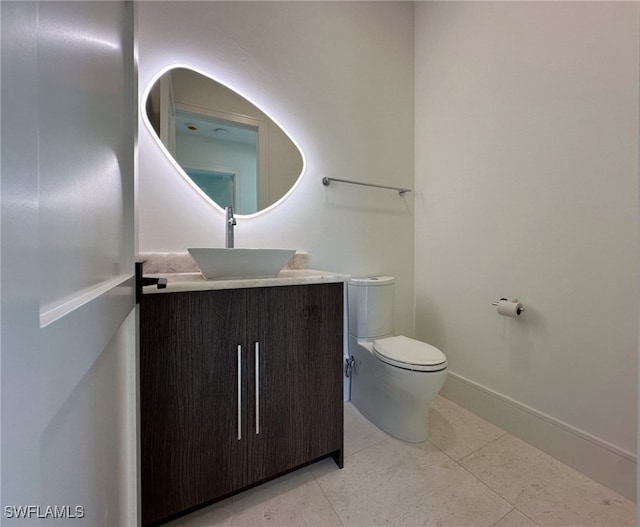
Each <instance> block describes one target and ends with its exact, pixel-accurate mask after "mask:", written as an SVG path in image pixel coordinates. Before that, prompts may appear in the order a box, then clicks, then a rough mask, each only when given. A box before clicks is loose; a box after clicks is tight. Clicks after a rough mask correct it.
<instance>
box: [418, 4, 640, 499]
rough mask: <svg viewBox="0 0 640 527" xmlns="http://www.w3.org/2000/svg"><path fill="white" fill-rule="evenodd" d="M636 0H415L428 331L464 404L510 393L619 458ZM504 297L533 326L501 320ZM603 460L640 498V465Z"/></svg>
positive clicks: (634, 307)
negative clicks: (638, 475) (632, 467)
mask: <svg viewBox="0 0 640 527" xmlns="http://www.w3.org/2000/svg"><path fill="white" fill-rule="evenodd" d="M639 6H640V5H639V4H638V3H636V2H632V3H624V2H619V3H607V2H584V3H583V2H563V3H554V2H542V3H536V2H526V3H519V2H497V3H493V2H478V3H476V2H460V3H458V2H425V3H418V4H417V7H416V138H415V139H416V190H417V195H416V216H415V222H416V226H415V229H416V248H415V267H416V280H415V285H416V327H417V328H418V331H417V336H418V337H420V338H422V339H424V340H427V341H430V342H432V343H433V344H434V345H437V346H439V347H440V348H441V349H442V350H443V351H444V352H445V353H446V355H447V357H448V359H449V362H450V368H451V372H452V374H453V375H452V376H450V378H452V379H453V380H457V381H459V382H458V385H460V382H462V383H463V384H465V385H466V387H464V388H461V389H459V390H457V389H451V395H452V396H454V397H456V394H457V397H458V398H459V400H460V402H462V403H463V404H467V405H468V406H471V407H473V408H474V409H475V410H476V411H479V412H480V413H482V412H484V413H485V414H487V415H490V414H491V413H492V412H491V410H490V409H488V408H484V409H483V408H482V404H484V403H482V404H480V403H474V402H473V398H474V397H475V398H477V399H478V400H480V399H482V400H485V401H486V406H487V407H488V406H491V404H494V403H493V402H491V401H494V402H495V401H496V400H497V399H496V398H495V397H489V398H487V397H484V396H483V395H481V394H482V393H484V395H491V396H498V399H501V400H502V402H503V403H508V404H511V406H512V407H515V408H519V409H520V410H523V411H524V412H525V413H526V412H527V411H530V413H531V415H534V416H536V418H540V419H542V421H545V420H546V421H547V422H548V423H550V424H553V426H557V427H559V429H562V430H563V431H564V432H569V433H570V434H574V435H576V437H580V438H581V440H584V441H586V442H587V443H592V444H594V445H597V446H598V447H601V448H603V449H604V450H607V451H608V452H609V453H613V454H615V456H618V460H619V461H620V464H621V465H624V464H625V462H626V461H629V460H631V461H632V460H633V459H634V457H635V456H634V453H635V450H636V443H635V430H636V415H637V411H636V384H637V364H636V363H637V350H638V346H637V333H636V332H637V329H636V328H637V320H638V289H637V279H636V272H637V271H636V267H637V256H638V242H637V235H638V229H637V219H638V207H637V199H638V198H637V178H638V170H637V168H638V166H637V145H638V142H637V141H638V38H639V33H638V13H639ZM502 296H506V297H510V298H513V297H517V298H519V299H520V300H521V301H522V302H524V304H525V306H526V312H525V314H524V316H523V317H522V319H520V320H514V319H507V318H503V317H500V316H498V315H497V314H496V312H495V308H493V307H492V306H491V302H492V301H494V300H497V299H499V298H500V297H502ZM470 387H471V388H472V389H469V388H470ZM483 388H484V390H483ZM463 392H464V394H466V395H464V394H463ZM483 397H484V399H483ZM504 408H506V406H505V407H504ZM522 415H524V414H522ZM521 417H522V416H521ZM523 419H524V421H522V423H521V424H519V425H513V423H512V425H513V426H512V427H513V428H514V431H515V432H516V433H518V434H519V435H521V436H523V437H525V439H532V440H534V442H535V437H534V436H535V435H536V434H535V432H534V431H532V430H527V429H526V426H529V425H530V424H531V423H530V422H529V421H527V420H526V419H525V418H523ZM542 421H540V423H542ZM503 424H504V423H503ZM506 425H507V426H509V424H508V423H507V424H506ZM567 445H569V443H567ZM567 445H565V446H564V447H563V448H565V450H570V448H569V447H568V446H567ZM551 448H552V449H553V446H551ZM554 453H555V454H556V455H559V456H560V457H562V456H564V457H565V460H569V461H575V463H574V464H579V463H580V461H579V460H574V459H572V456H573V454H572V453H571V452H568V451H565V452H562V448H560V449H559V450H558V451H556V452H554ZM607 455H608V454H607ZM615 456H614V457H615ZM614 463H615V461H614ZM580 468H582V469H583V470H586V471H589V470H591V468H593V467H591V468H589V467H586V466H582V467H580ZM600 469H601V470H600V472H607V471H608V472H610V473H608V474H605V475H604V477H601V479H605V480H607V483H608V484H610V485H618V487H619V490H621V491H623V492H625V493H627V494H628V495H631V496H633V490H632V489H631V488H629V485H632V484H633V483H632V482H631V481H630V480H629V474H627V473H625V474H617V473H616V471H618V470H622V469H618V468H616V467H608V468H606V467H605V468H603V467H600ZM624 470H626V469H624ZM624 470H623V472H624ZM591 472H592V475H593V476H596V477H599V476H603V474H596V473H594V472H593V470H592V471H591ZM595 472H598V470H595ZM627 472H628V470H627ZM607 478H608V479H607ZM620 478H622V479H623V480H625V481H626V483H625V482H622V483H620ZM625 478H626V479H625ZM632 479H634V478H632ZM625 485H627V488H626V489H623V488H622V487H624V486H625Z"/></svg>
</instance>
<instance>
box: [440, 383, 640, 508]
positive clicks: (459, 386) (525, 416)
mask: <svg viewBox="0 0 640 527" xmlns="http://www.w3.org/2000/svg"><path fill="white" fill-rule="evenodd" d="M440 394H441V395H442V396H444V397H446V398H447V399H449V400H451V401H453V402H455V403H457V404H459V405H460V406H463V407H464V408H466V409H467V410H469V411H471V412H473V413H475V414H477V415H479V416H480V417H482V418H483V419H486V420H487V421H489V422H491V423H493V424H495V425H496V426H499V427H500V428H502V429H503V430H505V431H507V432H509V433H511V434H513V435H514V436H516V437H519V438H520V439H522V440H524V441H526V442H527V443H529V444H531V445H533V446H535V447H536V448H539V449H540V450H542V451H543V452H546V453H547V454H549V455H551V456H553V457H555V458H556V459H558V460H560V461H562V462H563V463H565V464H567V465H569V466H570V467H573V468H574V469H576V470H578V471H580V472H582V473H583V474H585V475H587V476H589V477H590V478H591V479H593V480H595V481H598V482H599V483H602V484H603V485H605V486H607V487H609V488H610V489H612V490H615V491H616V492H618V493H619V494H622V495H623V496H625V497H626V498H629V499H631V500H633V501H635V500H636V456H635V455H634V454H633V453H631V452H627V451H626V450H623V449H621V448H618V447H616V446H615V445H612V444H610V443H607V442H606V441H603V440H601V439H598V438H597V437H594V436H592V435H590V434H587V433H586V432H583V431H581V430H578V429H577V428H574V427H572V426H571V425H568V424H567V423H564V422H562V421H559V420H557V419H555V418H553V417H551V416H548V415H545V414H543V413H541V412H538V411H537V410H534V409H533V408H530V407H528V406H526V405H524V404H521V403H519V402H517V401H514V400H513V399H510V398H508V397H505V396H504V395H501V394H499V393H497V392H494V391H492V390H490V389H488V388H486V387H484V386H481V385H479V384H476V383H474V382H473V381H470V380H469V379H465V378H464V377H462V376H461V375H457V374H456V373H453V372H451V371H449V375H448V378H447V382H446V383H445V385H444V387H443V388H442V390H441V392H440Z"/></svg>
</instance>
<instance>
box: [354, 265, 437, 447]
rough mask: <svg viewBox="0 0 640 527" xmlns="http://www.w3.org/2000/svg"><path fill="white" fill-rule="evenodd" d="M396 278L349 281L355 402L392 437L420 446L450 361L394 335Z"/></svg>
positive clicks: (433, 348) (421, 344)
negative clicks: (432, 406)
mask: <svg viewBox="0 0 640 527" xmlns="http://www.w3.org/2000/svg"><path fill="white" fill-rule="evenodd" d="M394 284H395V279H394V278H393V277H391V276H376V277H372V278H354V279H351V280H350V281H349V283H348V289H347V294H348V298H347V301H348V306H349V354H350V355H351V356H352V357H353V359H354V361H353V366H352V368H351V374H350V375H351V402H352V403H353V405H354V406H355V407H356V408H357V409H358V410H359V411H360V412H361V413H362V414H363V415H364V416H365V417H366V418H367V419H369V420H370V421H371V422H372V423H373V424H375V425H376V426H378V427H379V428H380V429H382V430H384V431H385V432H387V433H388V434H390V435H392V436H394V437H397V438H398V439H402V440H404V441H409V442H412V443H419V442H422V441H425V440H426V439H427V436H428V435H429V406H430V405H431V402H432V401H433V399H434V398H435V396H436V395H437V394H438V392H439V391H440V389H441V388H442V385H443V384H444V381H445V379H446V378H447V358H446V357H445V356H444V354H443V353H442V352H441V351H440V350H439V349H438V348H435V347H434V346H431V345H430V344H426V343H425V342H420V341H417V340H413V339H410V338H408V337H404V336H397V337H394V336H392V320H393V289H394Z"/></svg>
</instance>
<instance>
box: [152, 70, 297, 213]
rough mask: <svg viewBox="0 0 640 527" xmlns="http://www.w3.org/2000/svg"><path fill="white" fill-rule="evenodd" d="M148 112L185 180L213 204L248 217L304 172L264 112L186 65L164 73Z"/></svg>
mask: <svg viewBox="0 0 640 527" xmlns="http://www.w3.org/2000/svg"><path fill="white" fill-rule="evenodd" d="M146 112H147V117H148V118H149V123H150V124H151V127H152V128H153V130H154V132H155V133H156V135H157V136H158V138H159V139H160V141H161V142H162V143H163V145H164V146H165V148H166V150H167V151H168V152H169V154H170V155H171V156H172V157H173V159H174V160H175V161H176V163H177V164H178V165H179V166H180V167H182V170H183V171H184V175H185V176H187V177H188V178H190V180H191V181H192V182H193V183H194V184H195V185H196V186H197V187H198V188H199V189H200V190H201V192H202V193H204V195H206V196H207V197H208V198H209V199H210V200H211V201H212V202H214V203H216V204H217V205H219V206H220V207H221V208H225V207H227V206H229V205H231V206H232V207H233V208H234V210H235V212H236V213H237V214H240V215H242V214H253V213H255V212H258V211H261V210H264V209H265V208H267V207H269V206H270V205H272V204H274V203H275V202H277V201H278V200H279V199H281V198H282V197H283V196H284V195H285V194H286V193H287V192H289V190H290V189H291V188H292V187H293V186H294V185H295V183H296V181H297V180H298V178H299V177H300V176H301V174H302V169H303V164H304V163H303V159H302V154H301V153H300V150H298V148H297V146H296V145H295V144H294V143H293V141H292V140H291V139H290V138H289V136H288V135H287V134H286V133H285V132H284V131H283V130H282V129H281V128H280V127H279V126H278V125H277V124H276V123H275V122H273V121H272V120H271V119H270V118H269V117H268V116H267V115H266V114H265V113H264V112H263V111H261V110H260V109H259V108H257V107H256V106H255V105H253V104H252V103H251V102H249V101H248V100H246V99H245V98H244V97H242V96H241V95H239V94H238V93H236V92H234V91H233V90H231V89H229V88H227V87H226V86H224V85H222V84H220V83H218V82H216V81H214V80H213V79H210V78H209V77H206V76H204V75H201V74H200V73H197V72H195V71H192V70H190V69H187V68H174V69H171V70H169V71H167V72H166V73H164V74H163V75H162V76H161V77H160V78H159V79H158V80H157V81H156V82H155V84H154V85H153V86H152V87H151V89H150V90H149V95H148V97H147V101H146Z"/></svg>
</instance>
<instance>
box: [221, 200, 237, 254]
mask: <svg viewBox="0 0 640 527" xmlns="http://www.w3.org/2000/svg"><path fill="white" fill-rule="evenodd" d="M225 212H226V220H225V222H226V232H225V237H224V246H225V247H226V248H227V249H232V248H233V227H234V226H235V225H236V224H237V222H236V219H235V218H234V217H233V207H232V206H231V205H229V206H228V207H227V208H226V209H225Z"/></svg>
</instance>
